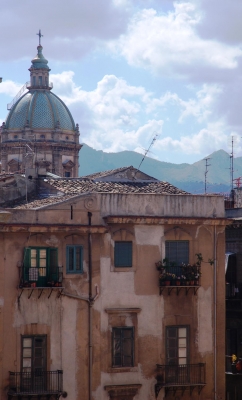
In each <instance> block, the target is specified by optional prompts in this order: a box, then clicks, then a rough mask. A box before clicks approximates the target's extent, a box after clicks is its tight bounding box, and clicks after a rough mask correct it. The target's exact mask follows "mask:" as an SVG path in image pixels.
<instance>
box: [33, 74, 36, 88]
mask: <svg viewBox="0 0 242 400" xmlns="http://www.w3.org/2000/svg"><path fill="white" fill-rule="evenodd" d="M33 86H36V76H33Z"/></svg>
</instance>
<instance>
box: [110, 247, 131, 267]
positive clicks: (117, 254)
mask: <svg viewBox="0 0 242 400" xmlns="http://www.w3.org/2000/svg"><path fill="white" fill-rule="evenodd" d="M114 266H115V267H132V242H115V244H114Z"/></svg>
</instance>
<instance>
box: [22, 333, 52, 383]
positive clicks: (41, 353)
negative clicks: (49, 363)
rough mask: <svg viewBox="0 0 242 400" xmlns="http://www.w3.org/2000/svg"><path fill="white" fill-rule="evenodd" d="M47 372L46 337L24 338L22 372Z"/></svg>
mask: <svg viewBox="0 0 242 400" xmlns="http://www.w3.org/2000/svg"><path fill="white" fill-rule="evenodd" d="M43 371H46V335H41V336H22V363H21V372H22V373H24V372H26V373H30V372H33V373H35V374H36V375H37V374H38V373H40V372H43Z"/></svg>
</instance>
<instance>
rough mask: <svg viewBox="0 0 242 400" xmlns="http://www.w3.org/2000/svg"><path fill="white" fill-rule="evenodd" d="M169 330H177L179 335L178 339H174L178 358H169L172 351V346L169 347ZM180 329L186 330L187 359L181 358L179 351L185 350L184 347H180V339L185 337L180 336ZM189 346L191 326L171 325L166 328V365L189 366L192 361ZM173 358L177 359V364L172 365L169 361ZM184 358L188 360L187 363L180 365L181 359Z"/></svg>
mask: <svg viewBox="0 0 242 400" xmlns="http://www.w3.org/2000/svg"><path fill="white" fill-rule="evenodd" d="M169 329H176V331H177V334H176V338H174V339H173V340H176V341H177V343H176V346H174V348H175V349H176V356H174V357H170V356H169V351H170V348H171V347H170V346H169V339H171V337H170V336H168V330H169ZM179 329H186V337H185V338H186V346H185V348H186V357H184V356H183V357H182V356H179V349H182V348H184V346H180V347H179V339H184V336H183V337H182V336H179ZM189 344H190V326H189V325H169V326H166V340H165V355H166V364H167V365H178V366H180V365H188V364H189V361H190V348H189ZM171 358H176V359H177V363H175V364H174V363H171V362H170V361H169V360H170V359H171ZM182 358H186V362H185V363H179V359H182Z"/></svg>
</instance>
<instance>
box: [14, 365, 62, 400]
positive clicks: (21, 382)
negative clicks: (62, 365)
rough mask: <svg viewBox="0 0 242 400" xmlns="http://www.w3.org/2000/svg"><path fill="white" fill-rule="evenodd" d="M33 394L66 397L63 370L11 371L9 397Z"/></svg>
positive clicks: (56, 397)
mask: <svg viewBox="0 0 242 400" xmlns="http://www.w3.org/2000/svg"><path fill="white" fill-rule="evenodd" d="M22 396H24V398H25V397H27V398H31V397H32V396H52V397H53V398H55V399H59V397H60V396H62V397H66V393H65V392H63V371H62V370H57V371H35V373H33V372H9V390H8V399H9V400H10V399H12V398H14V397H15V398H16V397H17V398H19V399H20V398H22Z"/></svg>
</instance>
